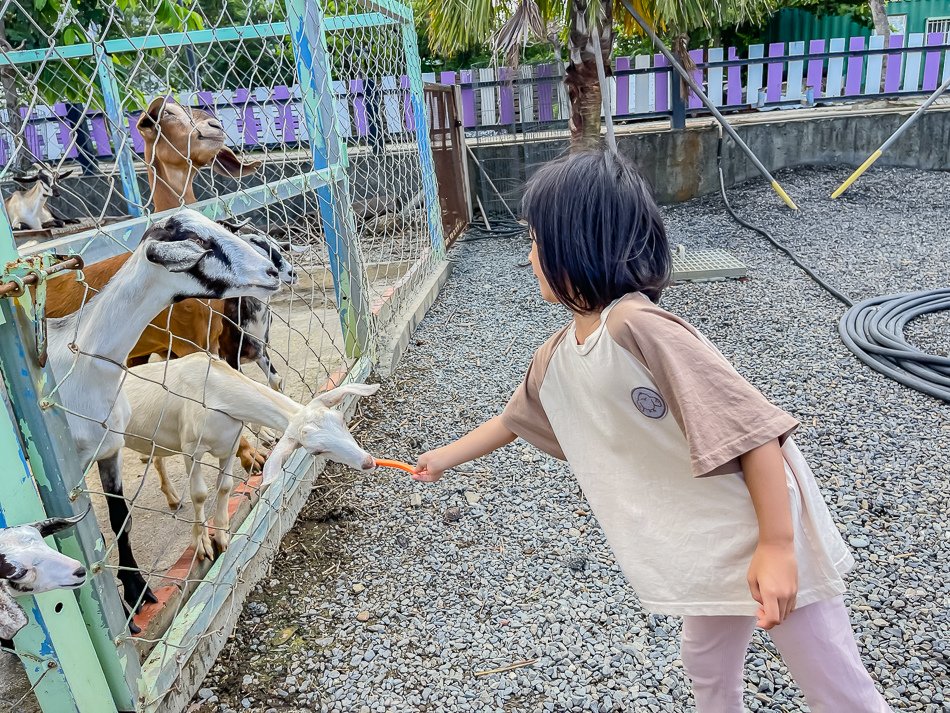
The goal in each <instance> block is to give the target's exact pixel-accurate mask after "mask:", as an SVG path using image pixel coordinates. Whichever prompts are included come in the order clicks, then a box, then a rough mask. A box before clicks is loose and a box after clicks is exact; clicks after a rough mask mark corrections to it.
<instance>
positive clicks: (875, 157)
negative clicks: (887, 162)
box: [831, 149, 884, 198]
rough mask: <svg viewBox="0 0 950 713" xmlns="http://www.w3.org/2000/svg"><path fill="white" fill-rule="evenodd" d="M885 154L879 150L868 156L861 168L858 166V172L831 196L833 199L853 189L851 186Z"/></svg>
mask: <svg viewBox="0 0 950 713" xmlns="http://www.w3.org/2000/svg"><path fill="white" fill-rule="evenodd" d="M883 153H884V152H883V151H882V150H881V149H878V150H877V151H875V152H874V153H872V154H871V155H870V156H868V160H867V161H865V162H864V163H862V164H861V165H860V166H858V168H857V170H856V171H855V172H854V173H852V174H851V175H850V176H848V180H847V181H845V182H844V183H842V184H841V185H840V186H838V188H837V190H836V191H835V192H834V193H832V194H831V197H832V198H837V197H839V196H840V195H841V194H842V193H844V192H845V191H846V190H848V188H850V187H851V184H852V183H854V182H855V181H856V180H858V179H859V178H860V177H861V174H862V173H864V172H865V171H867V170H868V169H869V168H870V167H871V164H872V163H874V162H875V161H877V160H878V159H879V158H881V154H883Z"/></svg>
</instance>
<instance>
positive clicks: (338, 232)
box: [286, 0, 372, 357]
mask: <svg viewBox="0 0 950 713" xmlns="http://www.w3.org/2000/svg"><path fill="white" fill-rule="evenodd" d="M286 5H287V26H288V28H289V29H290V36H291V40H292V42H293V47H294V56H295V58H296V61H297V74H298V79H299V81H300V87H301V94H302V102H301V104H302V107H303V114H304V121H305V122H306V125H307V132H308V134H309V136H310V151H311V153H312V154H313V167H314V170H317V171H319V170H321V169H326V168H330V169H331V171H332V173H333V175H332V176H331V178H330V180H329V181H328V182H327V184H326V185H325V186H322V187H320V188H318V189H317V191H316V193H317V198H318V201H319V204H320V218H321V222H322V224H323V232H324V236H325V239H326V241H327V252H328V253H329V258H330V272H331V274H332V275H333V290H334V293H335V295H336V303H337V309H338V310H339V313H340V323H341V324H342V326H343V338H344V343H345V345H346V354H347V356H349V357H359V356H361V355H363V354H364V353H366V350H367V347H368V346H369V333H370V320H371V319H372V316H371V313H370V309H369V304H368V302H367V295H366V291H365V287H364V286H365V282H366V280H365V278H364V274H363V273H364V266H363V261H362V259H361V257H360V251H359V245H358V243H357V240H356V234H357V233H356V219H355V218H354V216H353V208H352V206H351V205H350V198H349V196H350V190H349V176H348V173H347V168H348V164H349V160H348V158H347V154H346V145H345V144H344V143H343V139H342V137H341V136H340V135H339V132H337V131H336V118H335V111H336V107H335V106H334V97H333V84H332V81H331V77H332V72H331V67H330V59H329V52H328V50H327V42H326V36H325V34H324V16H323V9H322V8H321V6H320V3H319V2H318V1H317V0H286Z"/></svg>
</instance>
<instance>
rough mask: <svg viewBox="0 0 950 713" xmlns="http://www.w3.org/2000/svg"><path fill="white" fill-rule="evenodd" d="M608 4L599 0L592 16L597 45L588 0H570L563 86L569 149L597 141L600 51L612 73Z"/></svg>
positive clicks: (611, 20) (610, 9) (583, 147)
mask: <svg viewBox="0 0 950 713" xmlns="http://www.w3.org/2000/svg"><path fill="white" fill-rule="evenodd" d="M612 9H613V8H612V4H611V3H610V2H603V3H602V4H601V11H600V12H599V13H598V16H597V18H596V30H597V36H598V37H599V38H600V43H599V46H597V43H596V42H595V40H594V35H593V33H592V32H591V27H590V25H589V22H588V20H589V18H588V0H571V4H570V12H569V22H570V28H569V33H568V39H567V49H568V54H569V60H568V65H567V69H566V70H565V73H564V85H565V87H567V96H568V98H569V100H570V105H571V118H570V121H569V126H570V129H571V150H572V151H574V150H584V149H588V148H593V147H596V146H598V145H599V144H600V113H601V106H602V105H601V87H600V81H599V80H598V78H597V59H596V55H595V54H594V52H600V53H601V56H602V57H603V60H604V70H605V74H606V76H608V77H609V76H610V75H611V74H612V71H611V67H610V50H611V48H612V47H613V44H614V32H613V18H612Z"/></svg>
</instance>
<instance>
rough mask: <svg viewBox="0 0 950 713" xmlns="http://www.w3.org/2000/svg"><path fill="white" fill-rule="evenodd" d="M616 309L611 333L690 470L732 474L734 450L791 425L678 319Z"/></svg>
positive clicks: (783, 434) (782, 435)
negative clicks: (650, 392)
mask: <svg viewBox="0 0 950 713" xmlns="http://www.w3.org/2000/svg"><path fill="white" fill-rule="evenodd" d="M611 316H613V315H611ZM617 316H618V317H620V319H618V320H615V321H614V324H612V325H611V324H609V326H610V333H611V336H612V337H613V338H614V340H615V341H616V342H617V343H618V344H620V346H622V347H624V348H625V349H627V350H628V351H629V352H631V354H632V355H633V356H634V357H635V358H637V359H639V360H640V362H641V363H642V364H643V365H644V366H645V367H646V368H647V370H648V371H649V372H650V375H651V376H652V377H653V380H654V381H655V382H656V386H657V389H658V390H659V392H660V394H661V396H662V397H663V399H664V400H665V401H666V402H667V404H668V406H669V410H670V413H671V414H672V415H673V418H675V419H676V422H677V423H678V424H679V426H680V428H681V429H682V431H683V434H684V435H685V436H686V441H687V442H688V444H689V454H690V462H691V464H692V470H693V475H694V476H697V477H700V476H707V475H718V474H723V473H736V472H738V471H740V470H741V466H740V464H739V457H740V456H742V455H744V454H745V453H748V452H749V451H751V450H753V449H755V448H758V447H759V446H762V445H765V444H766V443H768V442H769V441H771V440H773V439H776V438H777V439H778V440H779V443H784V442H785V439H786V438H788V436H789V435H791V433H792V432H793V431H794V430H795V429H796V428H798V421H797V420H796V419H795V418H794V417H792V416H791V415H789V414H788V413H786V412H785V411H783V410H782V409H780V408H778V407H777V406H775V405H774V404H772V403H771V402H769V400H768V399H766V398H765V397H764V396H763V395H762V393H761V392H759V390H758V389H756V388H755V387H754V386H752V384H750V383H749V382H748V381H746V380H745V379H744V378H742V376H740V375H739V373H738V372H737V371H736V370H735V369H734V368H733V367H732V365H731V364H730V363H729V362H728V361H727V360H726V358H725V357H724V356H723V355H722V354H720V352H719V351H718V350H717V349H716V348H715V347H714V346H712V344H710V343H709V342H708V341H707V340H706V339H705V338H703V337H702V336H701V335H700V334H699V333H698V332H697V331H696V330H695V329H693V328H692V327H690V326H689V325H688V324H687V323H685V322H683V321H682V320H680V319H679V318H677V317H675V316H674V315H672V314H669V313H668V312H665V311H663V310H662V309H660V308H657V307H652V306H648V307H636V308H633V309H626V310H623V313H622V314H618V315H617Z"/></svg>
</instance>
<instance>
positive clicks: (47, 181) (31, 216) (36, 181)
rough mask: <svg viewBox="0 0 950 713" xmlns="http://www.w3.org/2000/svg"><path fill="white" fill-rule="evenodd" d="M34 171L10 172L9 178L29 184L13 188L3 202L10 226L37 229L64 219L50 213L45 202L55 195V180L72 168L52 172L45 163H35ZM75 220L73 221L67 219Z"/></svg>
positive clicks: (65, 175)
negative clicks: (18, 173) (19, 173)
mask: <svg viewBox="0 0 950 713" xmlns="http://www.w3.org/2000/svg"><path fill="white" fill-rule="evenodd" d="M36 166H37V171H36V174H35V175H32V176H23V175H20V176H14V177H13V180H14V181H16V182H17V183H22V184H25V185H29V184H31V183H32V184H33V185H32V186H31V187H30V188H29V189H27V190H20V191H15V192H14V193H13V195H11V196H10V197H9V198H7V200H6V201H5V202H4V207H5V208H6V209H7V218H8V219H9V220H10V225H12V226H13V228H14V230H23V229H26V230H41V229H43V228H60V227H62V226H63V225H64V224H65V223H66V222H67V221H66V220H64V219H63V218H60V217H59V216H57V215H54V214H53V211H52V210H50V208H49V206H47V205H46V202H47V200H48V199H50V198H57V197H59V181H61V180H62V179H64V178H66V177H67V176H68V175H69V174H71V173H72V169H70V170H69V171H66V172H65V173H60V174H56V173H55V172H54V171H53V170H52V169H51V168H49V167H48V166H46V165H45V164H36ZM71 222H76V221H71Z"/></svg>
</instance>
